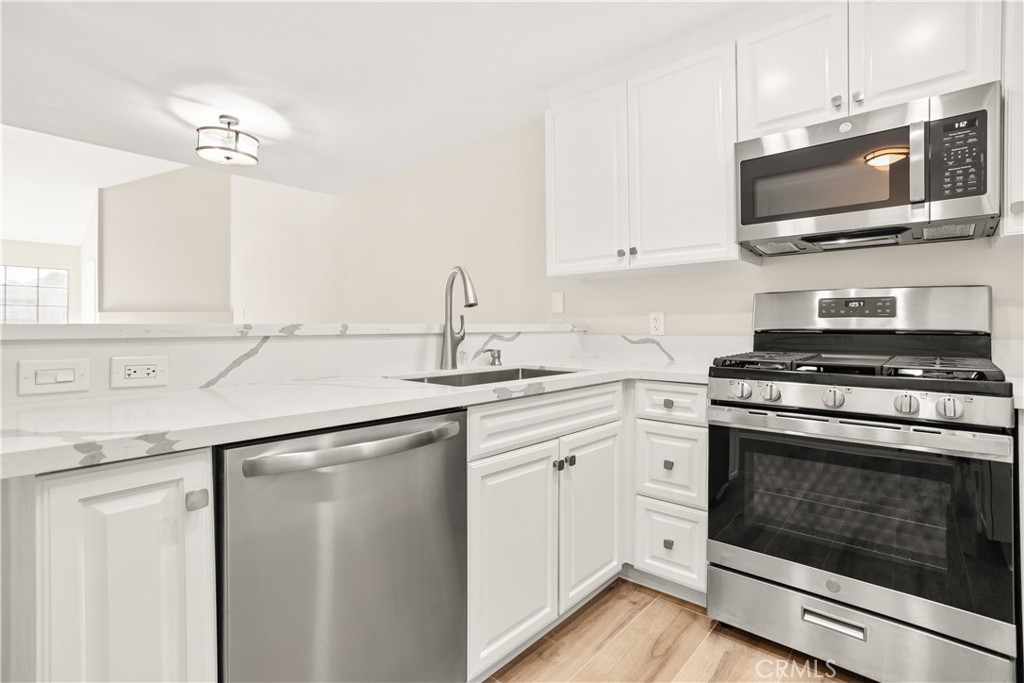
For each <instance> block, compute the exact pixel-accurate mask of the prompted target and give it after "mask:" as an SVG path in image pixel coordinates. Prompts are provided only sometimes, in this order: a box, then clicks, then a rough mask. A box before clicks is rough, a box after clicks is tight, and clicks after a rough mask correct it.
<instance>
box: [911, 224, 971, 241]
mask: <svg viewBox="0 0 1024 683" xmlns="http://www.w3.org/2000/svg"><path fill="white" fill-rule="evenodd" d="M974 228H975V224H974V223H948V224H946V225H926V226H925V227H924V228H923V230H922V237H923V238H924V240H925V241H928V240H949V239H956V238H957V237H973V236H974Z"/></svg>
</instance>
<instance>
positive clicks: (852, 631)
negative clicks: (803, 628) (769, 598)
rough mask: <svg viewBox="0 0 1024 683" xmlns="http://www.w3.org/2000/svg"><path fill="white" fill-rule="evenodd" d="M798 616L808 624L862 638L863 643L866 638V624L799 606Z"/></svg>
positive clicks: (858, 638)
mask: <svg viewBox="0 0 1024 683" xmlns="http://www.w3.org/2000/svg"><path fill="white" fill-rule="evenodd" d="M800 618H801V619H802V620H804V621H806V622H807V623H808V624H814V625H815V626H821V627H822V628H827V629H828V630H830V631H835V632H836V633H841V634H843V635H844V636H849V637H851V638H856V639H857V640H862V641H864V642H865V643H866V642H867V640H868V629H867V627H866V626H861V625H860V624H854V623H851V622H849V621H844V620H843V619H838V618H836V617H833V616H829V615H828V614H823V613H821V612H816V611H815V610H812V609H809V608H807V607H801V608H800Z"/></svg>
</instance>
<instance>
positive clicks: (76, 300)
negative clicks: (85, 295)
mask: <svg viewBox="0 0 1024 683" xmlns="http://www.w3.org/2000/svg"><path fill="white" fill-rule="evenodd" d="M79 252H80V249H79V248H78V247H76V246H74V245H70V244H45V243H43V242H22V241H20V240H3V241H2V242H0V263H3V264H4V265H7V266H36V267H38V268H60V269H62V270H66V271H68V322H71V323H77V322H81V318H82V294H81V289H82V275H81V272H82V270H81V264H80V259H81V257H80V255H79Z"/></svg>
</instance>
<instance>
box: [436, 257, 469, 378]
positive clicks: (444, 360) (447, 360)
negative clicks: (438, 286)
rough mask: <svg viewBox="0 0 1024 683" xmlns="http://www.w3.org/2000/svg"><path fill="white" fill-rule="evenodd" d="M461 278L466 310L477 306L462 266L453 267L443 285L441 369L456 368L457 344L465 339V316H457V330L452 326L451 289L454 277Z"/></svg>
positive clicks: (453, 284) (453, 285)
mask: <svg viewBox="0 0 1024 683" xmlns="http://www.w3.org/2000/svg"><path fill="white" fill-rule="evenodd" d="M456 275H458V276H459V277H461V278H462V293H463V296H464V299H465V306H466V308H472V307H474V306H476V305H477V300H476V289H474V288H473V281H472V280H471V279H470V278H469V273H467V272H466V271H465V270H464V269H463V268H462V266H455V267H454V268H452V269H451V272H449V273H448V281H447V282H446V283H445V285H444V330H443V332H442V333H441V369H442V370H454V369H455V368H456V367H458V351H459V344H461V343H462V340H463V339H465V338H466V316H464V315H460V316H459V329H458V331H456V330H455V326H454V325H453V324H452V289H453V288H454V287H455V276H456Z"/></svg>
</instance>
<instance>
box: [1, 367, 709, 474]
mask: <svg viewBox="0 0 1024 683" xmlns="http://www.w3.org/2000/svg"><path fill="white" fill-rule="evenodd" d="M708 364H709V359H707V358H703V357H702V358H692V359H677V360H676V361H674V362H658V363H639V364H638V363H636V362H631V363H628V364H623V362H622V361H621V360H619V361H616V360H614V359H599V358H575V359H569V360H559V359H552V360H551V361H548V362H545V363H543V364H538V363H532V364H531V367H536V366H538V365H543V366H545V367H550V368H560V369H577V370H579V372H573V373H570V374H564V375H552V376H548V377H542V378H538V379H530V380H521V381H512V382H503V383H500V384H488V385H484V386H476V387H447V386H439V385H434V384H425V383H419V382H408V381H404V380H401V379H392V378H385V377H343V378H326V379H319V380H304V381H294V382H276V383H268V384H251V385H240V386H230V387H223V388H217V387H212V388H209V389H187V390H178V391H167V390H131V391H130V392H129V393H125V394H124V395H116V396H98V397H92V398H78V399H75V398H70V399H60V400H54V401H46V402H35V401H26V402H25V403H24V405H8V406H5V407H4V410H3V432H2V440H0V477H2V478H10V477H19V476H24V475H31V474H41V473H45V472H55V471H58V470H65V469H71V468H76V467H84V466H88V465H96V464H99V463H109V462H116V461H119V460H128V459H132V458H139V457H144V456H147V455H157V454H161V453H170V452H179V451H185V450H189V449H193V448H204V447H208V446H214V445H219V444H227V443H233V442H237V441H246V440H250V439H260V438H265V437H273V436H278V435H286V434H292V433H295V432H302V431H307V430H312V429H323V428H327V427H333V426H341V425H348V424H355V423H358V422H365V421H369V420H381V419H387V418H392V417H399V416H403V415H412V414H416V413H422V412H430V411H436V410H446V409H451V408H459V407H463V406H471V405H479V404H483V403H490V402H494V401H500V400H505V399H511V398H518V397H522V396H529V395H533V394H540V393H550V392H553V391H562V390H565V389H574V388H578V387H584V386H591V385H595V384H603V383H606V382H618V381H622V380H625V379H648V380H666V381H674V382H686V383H694V384H706V383H707V369H708ZM481 369H485V368H481Z"/></svg>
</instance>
